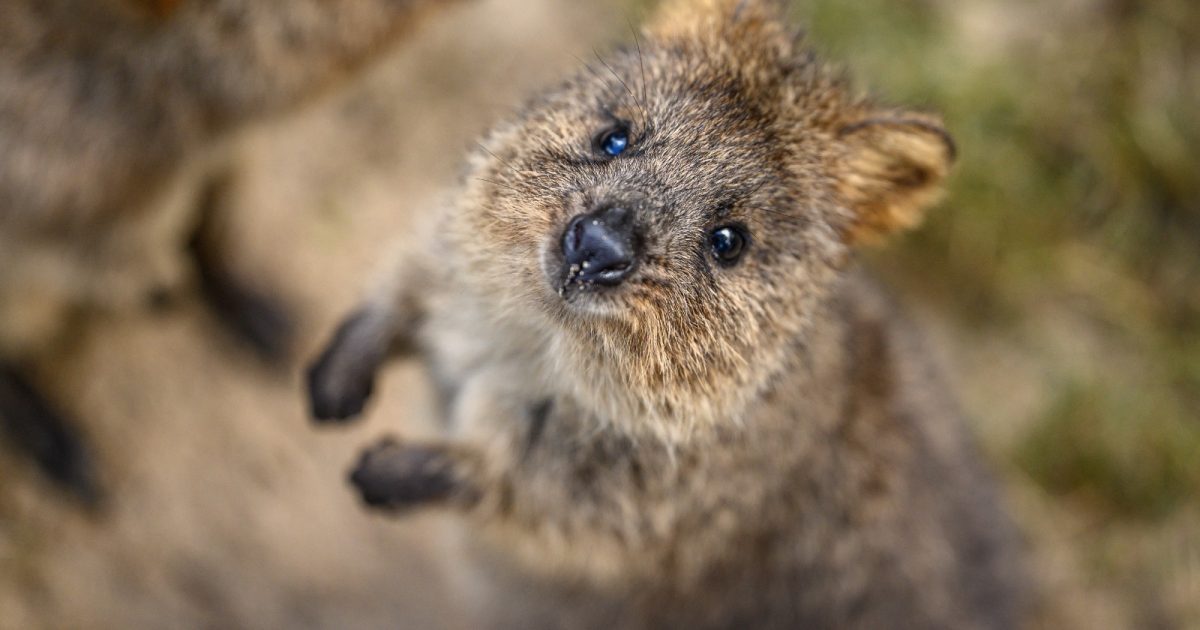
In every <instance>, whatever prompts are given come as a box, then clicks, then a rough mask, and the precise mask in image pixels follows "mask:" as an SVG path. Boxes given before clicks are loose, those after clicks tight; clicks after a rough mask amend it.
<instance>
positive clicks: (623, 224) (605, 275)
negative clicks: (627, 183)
mask: <svg viewBox="0 0 1200 630" xmlns="http://www.w3.org/2000/svg"><path fill="white" fill-rule="evenodd" d="M562 250H563V257H564V259H565V260H566V263H567V265H568V266H569V269H568V272H567V283H568V284H569V283H571V282H582V283H589V284H591V283H594V284H603V285H609V286H613V285H617V284H620V283H621V281H622V280H624V279H625V277H626V276H628V275H629V273H630V272H632V271H633V268H634V265H635V264H636V262H637V257H636V251H635V250H636V248H635V243H634V226H633V213H632V212H630V211H629V210H628V209H626V208H622V207H619V206H614V207H609V208H601V209H599V210H594V211H592V212H587V213H584V214H581V215H579V216H577V217H575V218H574V219H571V221H570V222H569V223H567V229H566V231H565V232H563V238H562Z"/></svg>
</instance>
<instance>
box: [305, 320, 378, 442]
mask: <svg viewBox="0 0 1200 630" xmlns="http://www.w3.org/2000/svg"><path fill="white" fill-rule="evenodd" d="M370 325H371V324H370V322H369V315H368V314H367V313H365V312H360V313H356V314H354V315H351V316H350V317H348V318H346V320H345V321H344V322H343V323H342V324H341V326H339V327H338V330H337V332H336V333H334V336H333V340H332V341H330V342H329V345H328V346H326V347H325V350H324V351H323V352H321V355H320V356H319V357H317V360H316V361H314V362H313V364H312V366H311V367H309V369H308V397H309V404H310V408H311V411H312V415H313V418H315V419H316V420H318V421H320V422H329V421H344V420H349V419H352V418H355V417H357V416H358V415H359V414H361V413H362V411H363V408H364V407H365V406H366V404H367V400H368V399H369V398H370V397H371V393H372V391H373V390H374V389H375V372H376V371H377V370H378V369H379V363H380V357H379V351H378V349H377V348H375V347H374V346H372V345H368V344H366V343H363V341H364V339H365V338H367V337H369V336H370V335H369V334H366V335H364V334H363V333H364V328H366V327H369V326H370Z"/></svg>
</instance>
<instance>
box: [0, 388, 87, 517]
mask: <svg viewBox="0 0 1200 630" xmlns="http://www.w3.org/2000/svg"><path fill="white" fill-rule="evenodd" d="M0 429H2V431H3V437H4V439H5V440H6V441H8V442H9V443H10V446H11V447H12V448H13V450H15V451H16V452H19V453H22V454H24V455H26V456H28V457H29V458H30V459H32V460H33V462H34V463H35V464H36V465H37V467H38V469H39V470H40V471H41V472H42V473H43V474H44V475H45V476H46V477H47V478H49V479H50V480H51V481H53V482H54V483H55V484H56V485H58V486H59V487H60V488H62V489H63V490H65V491H67V492H68V493H70V494H71V495H72V496H74V497H75V498H76V499H78V500H79V501H80V502H81V503H83V505H84V506H86V507H87V508H89V509H98V508H100V507H101V505H102V503H103V498H104V493H103V490H102V488H101V484H100V483H99V481H98V475H97V472H96V467H95V462H94V460H93V457H92V453H91V449H90V447H89V446H88V443H87V440H86V439H85V438H84V436H83V435H82V434H81V433H80V431H79V430H78V429H77V428H76V427H75V426H74V423H72V422H69V421H68V420H67V419H65V418H64V417H63V415H62V414H60V413H59V412H57V411H56V410H55V409H54V408H53V407H52V406H51V404H50V403H49V401H47V400H46V398H45V397H44V396H43V395H42V394H41V393H40V392H39V391H38V390H37V389H36V388H35V387H34V386H33V385H32V384H30V382H29V381H28V380H27V379H26V378H24V377H23V376H22V374H21V372H20V370H18V369H17V368H15V367H13V366H10V365H0Z"/></svg>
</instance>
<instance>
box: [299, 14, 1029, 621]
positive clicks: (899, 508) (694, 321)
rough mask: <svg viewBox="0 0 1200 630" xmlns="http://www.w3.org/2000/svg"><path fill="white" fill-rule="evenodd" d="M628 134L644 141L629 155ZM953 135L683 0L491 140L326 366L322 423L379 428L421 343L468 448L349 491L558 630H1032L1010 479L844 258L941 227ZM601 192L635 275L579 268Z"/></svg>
mask: <svg viewBox="0 0 1200 630" xmlns="http://www.w3.org/2000/svg"><path fill="white" fill-rule="evenodd" d="M613 125H620V126H622V128H625V129H628V132H629V141H630V144H629V148H628V149H627V150H626V151H625V152H624V153H622V154H620V155H618V156H616V157H611V158H609V157H606V156H604V155H603V154H602V153H601V152H600V151H598V150H597V141H596V138H597V137H598V134H603V133H604V130H605V129H608V128H611V127H612V126H613ZM953 154H954V150H953V144H952V143H951V141H950V139H949V135H948V134H947V133H946V132H945V131H944V130H943V129H942V127H941V125H940V122H939V121H938V119H937V118H936V117H934V116H932V115H930V114H924V113H910V112H904V111H900V110H897V109H895V108H890V107H886V106H882V105H879V104H877V103H875V102H874V101H872V100H870V99H866V98H862V97H859V96H856V95H854V94H852V93H850V91H849V88H848V87H847V86H846V85H845V83H844V81H842V80H841V79H840V78H839V77H838V75H837V74H835V73H833V72H831V71H829V70H828V69H826V68H825V67H823V66H822V65H820V64H819V63H818V62H817V61H815V59H814V57H813V55H812V54H811V53H810V51H809V50H808V49H807V48H806V47H805V46H804V45H803V43H802V42H801V41H800V40H799V39H798V38H797V37H796V36H794V35H793V34H792V33H791V32H790V31H789V29H787V28H786V27H785V26H784V24H783V22H782V20H781V19H780V17H779V15H778V9H777V8H776V7H774V6H773V5H772V4H770V3H769V2H766V1H765V0H741V1H732V0H695V1H688V0H679V1H677V2H671V3H669V4H668V5H667V6H666V7H664V8H663V9H662V11H661V13H660V14H659V16H658V18H657V19H656V20H654V21H652V22H651V23H650V24H649V25H648V26H647V27H646V29H645V31H644V38H640V39H639V40H638V41H636V42H634V44H633V45H632V46H630V47H627V48H625V49H623V50H620V51H618V52H617V53H616V54H614V55H612V56H611V57H610V58H608V59H602V58H599V57H597V60H596V63H595V64H594V65H593V66H591V67H588V68H585V69H584V70H583V71H581V72H580V73H579V74H578V75H576V76H574V77H572V78H570V79H568V80H566V81H565V82H563V83H562V84H561V85H559V86H558V87H556V88H554V89H552V90H550V91H548V92H546V93H544V94H542V95H539V96H537V97H536V98H534V99H532V100H531V101H530V102H529V103H528V104H527V105H526V106H525V107H524V108H523V109H521V110H520V111H519V112H517V113H516V114H515V115H514V116H513V117H512V118H511V119H510V120H507V121H505V122H502V123H500V124H499V125H497V126H496V127H495V128H494V129H493V130H492V131H491V132H490V133H489V134H488V135H487V136H486V137H485V138H484V139H483V141H482V142H481V144H480V149H479V151H476V152H474V153H473V154H472V155H471V157H470V159H469V166H468V173H469V174H468V176H467V177H466V178H465V179H464V181H463V184H462V188H461V190H460V191H458V194H457V197H456V199H455V201H454V203H452V204H450V205H449V206H447V207H446V208H445V209H444V211H443V212H440V213H438V214H437V215H436V217H433V221H432V227H433V229H432V231H431V233H430V236H429V237H428V238H427V239H424V240H421V241H419V242H414V243H411V244H410V247H409V249H407V250H406V251H405V252H404V255H403V256H401V261H400V263H399V264H398V265H397V266H396V267H395V268H394V269H393V270H392V272H391V273H390V274H389V275H388V279H387V282H385V283H384V285H383V286H382V287H381V288H380V289H379V290H378V291H377V292H376V293H375V294H373V295H372V296H371V298H370V299H369V300H367V302H366V303H365V304H364V305H363V306H361V307H360V308H359V309H358V310H357V311H356V314H355V315H354V316H353V317H352V318H350V319H348V320H347V323H346V324H345V325H343V327H342V328H341V329H340V330H339V333H338V335H337V336H336V338H335V340H334V341H333V342H332V343H331V344H330V345H329V346H328V348H327V349H326V350H325V352H324V353H322V355H321V356H320V357H319V359H318V360H317V362H316V363H315V364H314V366H313V368H312V369H311V371H310V374H309V383H310V393H311V396H312V403H313V410H314V412H315V414H316V415H317V416H319V417H321V418H326V419H333V418H345V417H349V416H354V415H357V413H358V412H359V411H360V410H361V409H362V408H363V404H364V403H365V401H366V398H367V397H368V396H369V395H370V393H371V387H370V383H371V379H372V378H373V376H374V372H375V370H377V369H378V367H379V366H380V364H381V363H382V358H383V357H384V356H385V355H387V354H388V352H389V350H390V351H391V354H392V355H393V356H396V355H401V354H407V353H411V352H415V353H417V354H418V355H419V356H420V357H421V358H422V360H423V361H424V362H425V364H426V365H427V366H428V368H429V369H430V371H431V373H432V374H433V376H434V380H435V382H436V383H437V385H438V387H439V388H440V392H441V395H442V399H443V400H444V401H445V423H446V427H447V434H448V435H447V438H446V439H445V441H443V442H435V443H420V444H414V443H406V442H404V441H396V440H392V441H387V442H385V443H383V444H381V445H379V446H377V447H375V448H373V449H370V450H368V451H367V452H366V453H364V455H363V458H362V459H361V461H360V462H359V464H358V466H357V467H356V469H355V471H354V473H353V476H352V481H353V482H354V484H355V485H356V486H358V488H359V489H360V491H361V492H362V493H363V497H364V499H365V500H366V501H367V502H368V504H370V505H373V506H376V507H378V508H380V509H385V510H390V511H393V512H394V511H404V510H411V509H415V508H418V507H422V506H440V507H442V508H443V509H450V510H453V511H456V512H459V513H461V514H463V515H464V516H465V517H467V518H468V519H469V520H470V522H471V523H472V525H473V528H472V531H473V532H474V533H475V537H476V539H477V542H478V544H479V545H481V548H482V550H483V551H482V553H481V557H484V558H487V559H488V561H487V562H485V563H483V565H481V566H484V567H487V566H490V567H492V569H490V570H494V571H496V572H497V573H499V574H516V575H520V576H523V578H522V579H524V580H529V581H531V582H532V583H534V584H536V585H537V586H535V591H536V592H538V593H539V596H538V598H539V599H542V600H545V599H547V598H550V597H551V594H552V593H553V594H555V595H561V596H562V598H563V599H562V602H563V604H562V605H561V606H558V607H553V611H552V612H549V613H547V615H548V617H547V618H546V619H545V620H542V621H539V622H538V623H541V624H543V625H545V626H547V627H581V628H604V627H620V628H668V627H678V628H731V627H753V628H797V627H820V628H880V627H903V628H1011V627H1015V626H1016V625H1017V623H1018V614H1019V607H1018V583H1019V580H1020V575H1019V572H1018V570H1017V568H1016V565H1017V562H1016V555H1017V552H1016V549H1015V542H1014V539H1013V535H1012V531H1011V528H1010V525H1009V524H1008V521H1007V520H1006V517H1005V515H1004V512H1003V510H1002V509H1001V508H1000V507H999V505H998V497H997V493H996V491H995V489H994V488H993V485H992V481H991V479H989V477H988V475H987V474H986V473H985V472H984V471H983V470H982V468H981V466H980V463H979V461H978V459H979V458H978V455H977V453H976V451H975V449H974V447H973V445H972V444H971V441H970V439H969V437H968V436H967V435H966V431H965V428H964V426H963V423H962V421H961V418H960V417H959V414H958V411H957V410H956V408H955V407H954V405H953V404H952V403H950V402H948V400H947V398H948V396H947V395H946V392H945V391H944V386H943V385H942V384H941V383H940V382H939V380H938V378H937V376H936V374H935V372H934V371H933V370H932V369H931V368H930V367H929V366H928V365H927V364H926V362H925V359H924V356H925V354H924V352H923V351H922V349H921V345H920V343H919V340H918V339H917V335H916V334H915V333H914V332H913V331H912V330H910V328H909V326H908V325H907V324H905V322H904V320H903V318H902V316H901V315H900V314H899V313H898V312H897V311H896V309H895V308H894V307H892V306H891V305H890V303H889V302H888V300H887V299H886V298H884V297H883V296H882V291H881V290H880V289H879V288H878V287H876V286H875V285H874V284H873V283H872V282H871V281H870V280H869V279H868V278H866V277H865V275H864V274H863V273H862V272H861V271H859V270H858V269H857V268H856V267H855V265H854V264H853V246H854V245H856V244H858V243H861V242H865V241H869V240H872V239H875V238H879V237H881V236H883V235H886V234H889V233H893V232H896V231H898V230H901V229H903V228H906V227H909V226H911V225H913V224H915V223H916V222H917V221H918V220H919V217H920V215H921V213H922V212H923V210H924V209H925V208H926V207H927V206H928V205H929V204H930V203H932V202H933V201H934V200H935V199H936V197H937V194H938V191H939V190H940V184H941V181H942V179H943V178H944V176H945V175H946V174H947V172H948V171H949V168H950V163H951V161H952V159H953ZM609 204H619V205H621V207H623V208H626V209H628V210H629V212H630V213H632V215H633V216H634V219H633V220H634V221H635V223H636V225H637V233H638V235H639V236H638V247H639V251H640V255H639V262H638V265H637V267H636V270H635V271H634V272H633V273H631V274H630V275H629V277H628V278H627V279H625V280H624V282H623V283H622V284H621V285H620V286H617V287H608V288H604V289H601V288H599V287H596V286H589V285H586V284H584V285H577V284H572V283H571V281H570V279H571V277H572V276H571V275H570V274H569V273H568V272H565V271H564V267H565V265H564V259H563V254H562V252H561V251H560V243H561V241H562V238H563V232H564V228H565V226H566V225H567V224H568V222H569V221H570V220H571V219H572V218H573V217H575V216H578V215H580V214H581V213H583V212H586V211H588V209H590V208H594V207H597V206H605V205H609ZM724 225H735V226H738V227H739V228H740V229H742V230H743V231H744V232H746V233H747V234H748V235H749V243H748V248H747V250H746V252H745V254H744V256H743V257H742V258H741V260H740V261H739V262H738V263H737V264H734V265H725V264H721V263H720V262H718V261H717V260H716V259H715V258H714V256H713V255H712V253H711V252H710V251H709V249H708V234H709V233H710V231H711V230H713V229H714V228H717V227H719V226H724ZM496 567H500V568H498V569H497V568H496ZM567 591H569V593H568V592H567ZM497 601H498V602H500V603H499V605H500V606H501V607H503V606H504V604H505V603H506V602H507V603H509V604H510V605H511V602H512V601H513V600H512V599H510V596H507V595H501V596H500V597H499V598H498V600H497ZM504 617H505V615H504V614H500V613H498V614H496V615H489V616H488V618H490V619H496V620H499V619H502V618H504ZM515 623H516V624H517V625H518V627H522V625H523V624H528V623H530V622H529V620H524V621H521V622H515ZM524 627H528V625H524Z"/></svg>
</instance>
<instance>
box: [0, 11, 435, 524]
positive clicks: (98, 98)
mask: <svg viewBox="0 0 1200 630" xmlns="http://www.w3.org/2000/svg"><path fill="white" fill-rule="evenodd" d="M446 4H450V2H449V1H448V0H356V1H355V2H345V3H342V2H325V1H323V0H265V1H246V0H213V1H204V2H192V1H182V2H179V1H175V0H13V1H10V2H5V3H4V5H3V6H2V7H0V147H3V148H2V149H0V428H2V429H3V430H4V431H3V437H5V438H7V441H9V442H10V443H12V444H13V445H14V446H15V447H17V449H18V450H23V451H25V452H26V453H28V454H29V455H31V456H32V457H33V459H34V460H35V461H36V462H37V463H38V464H39V465H40V467H41V468H42V469H43V470H44V471H45V472H46V473H47V474H48V475H49V476H50V477H51V478H53V479H55V480H56V481H58V482H60V483H62V484H64V485H65V486H66V487H68V488H69V489H71V490H72V491H73V492H74V493H76V494H77V495H79V496H80V497H82V498H83V499H85V500H87V501H95V499H96V498H97V497H98V496H99V488H98V485H97V481H96V475H95V471H94V470H93V464H92V462H91V461H90V459H91V458H90V456H89V454H88V448H87V444H86V442H85V441H84V440H82V439H81V436H80V434H79V429H78V427H77V426H76V423H75V422H74V421H71V420H67V419H65V418H63V415H62V414H61V413H60V412H59V411H57V410H56V408H57V407H58V405H56V404H54V403H53V401H48V400H47V399H46V397H45V396H43V395H42V394H41V393H40V392H39V389H40V388H39V387H38V386H37V385H36V382H35V381H36V378H32V377H31V376H30V374H29V372H30V371H31V370H30V366H32V365H33V364H35V363H36V362H37V361H38V360H39V358H40V357H43V356H45V355H46V354H49V353H51V352H54V351H56V350H57V349H58V348H59V347H60V346H61V345H62V344H63V342H64V340H66V339H69V337H70V333H71V332H73V330H74V329H75V328H77V326H76V324H78V322H79V320H80V318H81V317H86V316H87V315H88V314H89V313H96V312H108V313H114V312H115V313H120V312H122V311H124V312H128V309H131V308H138V307H141V306H143V305H145V304H147V303H148V302H152V301H154V300H155V299H156V298H158V299H161V298H162V297H163V296H165V295H166V294H167V293H169V292H170V291H172V290H173V289H175V288H176V287H177V286H179V285H181V284H184V283H185V279H186V278H188V277H193V278H194V279H195V280H194V282H195V284H196V285H197V286H198V287H199V288H200V289H201V290H202V291H203V294H204V296H205V297H206V298H207V299H208V300H209V301H210V303H211V304H212V305H213V306H214V308H215V309H216V310H217V313H218V315H220V316H221V319H222V321H224V322H225V323H227V324H229V325H230V326H231V327H232V329H233V330H234V332H236V333H238V334H239V335H240V336H241V338H242V339H243V340H244V341H245V342H246V343H247V344H248V345H250V346H251V347H252V348H254V349H256V350H257V351H259V352H260V354H262V355H264V356H265V357H266V358H267V359H270V360H275V361H279V360H282V359H283V358H285V357H286V355H287V353H288V349H289V346H290V341H291V340H290V329H291V328H290V319H289V317H288V314H287V312H286V309H285V308H284V307H283V305H282V304H280V303H279V300H277V299H276V298H274V297H273V296H271V295H270V294H269V293H268V292H265V291H263V290H262V289H261V288H260V287H258V286H256V283H255V282H253V281H252V280H250V279H249V278H246V277H244V276H245V274H242V273H239V271H238V270H236V269H231V268H229V265H228V264H226V263H224V261H223V256H222V237H223V235H222V234H221V220H220V216H219V213H220V206H221V194H222V187H223V186H227V185H229V181H228V180H229V176H230V175H229V171H231V170H232V168H231V166H230V163H231V162H232V159H233V157H232V155H230V154H231V151H229V150H228V149H227V147H223V146H222V142H221V141H222V139H224V138H226V137H228V134H229V133H230V132H231V131H233V130H235V129H237V128H238V127H240V126H242V125H245V124H246V123H250V122H252V121H254V120H256V119H259V118H264V117H267V116H270V115H275V114H279V113H281V112H283V111H285V110H288V109H290V108H293V107H295V106H296V105H298V104H300V103H303V102H305V101H308V100H310V99H312V98H313V97H314V96H316V95H318V94H320V93H322V92H323V91H324V90H325V89H326V88H328V87H329V86H331V85H333V84H335V83H337V82H338V80H339V79H342V78H344V77H346V76H349V75H350V74H352V73H353V72H354V71H355V70H356V69H358V68H360V67H362V66H363V65H364V63H365V62H367V61H369V60H371V59H373V58H375V57H378V56H380V55H381V53H383V52H384V51H385V50H386V48H387V45H388V44H389V43H392V42H394V41H396V40H397V39H398V38H399V37H400V35H402V34H403V33H404V32H405V30H406V29H407V28H408V27H410V26H411V25H412V24H413V23H414V22H415V21H416V19H417V18H418V17H419V16H420V15H421V14H423V13H425V12H426V11H428V10H429V9H431V8H433V7H435V6H440V5H446Z"/></svg>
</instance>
